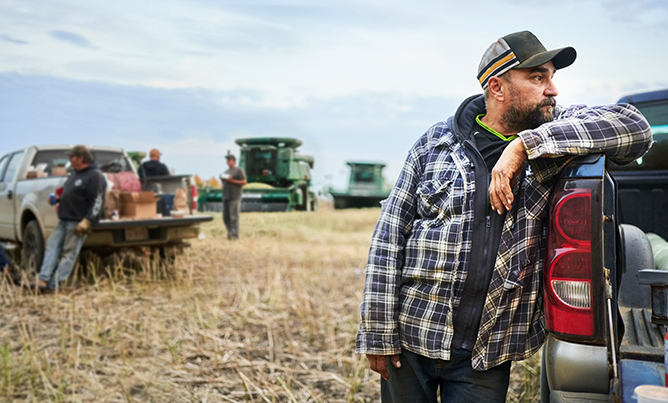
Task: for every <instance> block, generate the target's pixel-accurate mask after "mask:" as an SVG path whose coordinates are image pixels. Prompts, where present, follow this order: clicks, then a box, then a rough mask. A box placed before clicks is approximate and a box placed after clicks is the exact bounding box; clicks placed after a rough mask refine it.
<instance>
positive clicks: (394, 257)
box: [356, 137, 427, 355]
mask: <svg viewBox="0 0 668 403" xmlns="http://www.w3.org/2000/svg"><path fill="white" fill-rule="evenodd" d="M426 143H427V141H426V138H425V137H422V138H421V139H420V140H418V142H417V143H416V144H415V145H414V146H413V148H411V151H410V152H409V155H408V157H407V158H406V161H405V163H404V166H403V168H402V170H401V173H400V174H399V178H398V179H397V183H396V185H395V186H394V188H393V189H392V192H391V193H390V195H389V196H388V198H387V199H386V200H385V201H384V202H383V203H382V208H381V212H380V216H379V218H378V222H377V223H376V228H375V230H374V233H373V237H372V239H371V246H370V248H369V258H368V261H367V265H366V280H365V285H364V297H363V299H362V308H361V318H360V328H359V332H358V333H357V342H356V352H357V353H358V354H378V355H392V354H399V353H400V352H401V345H400V340H399V323H398V317H399V283H400V281H401V270H402V267H403V265H404V248H405V244H406V238H407V237H408V235H409V234H410V232H411V230H412V228H413V220H414V218H415V214H416V189H417V186H418V182H419V181H420V178H421V174H420V172H421V168H420V167H421V163H420V160H421V156H422V155H425V153H426Z"/></svg>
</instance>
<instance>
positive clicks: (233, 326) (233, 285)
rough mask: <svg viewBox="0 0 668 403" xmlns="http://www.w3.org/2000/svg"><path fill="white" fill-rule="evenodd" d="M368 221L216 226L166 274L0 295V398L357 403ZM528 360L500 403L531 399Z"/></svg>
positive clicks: (151, 263)
mask: <svg viewBox="0 0 668 403" xmlns="http://www.w3.org/2000/svg"><path fill="white" fill-rule="evenodd" d="M377 216H378V210H375V209H366V210H346V211H335V210H331V209H326V208H325V209H321V210H319V211H318V212H316V213H298V212H294V213H290V214H283V213H274V214H260V213H248V214H243V215H242V231H241V236H242V238H241V240H239V241H236V242H233V241H228V240H227V239H226V237H225V230H224V227H223V225H222V223H221V220H220V219H219V218H218V217H216V220H215V221H214V222H213V223H210V224H207V225H206V226H205V227H204V228H203V233H204V234H205V239H200V240H196V241H194V242H193V245H192V247H191V248H189V249H187V250H186V252H185V254H184V255H183V256H180V257H178V258H177V259H176V262H175V264H174V266H169V267H166V266H164V265H161V264H158V263H156V262H157V260H155V259H151V258H150V257H147V256H134V257H132V256H125V257H124V258H118V257H117V258H115V259H111V260H109V259H107V261H104V262H103V261H101V260H100V259H97V258H93V259H89V262H90V264H89V267H88V268H87V269H85V270H84V269H81V268H80V269H79V271H78V272H77V273H76V274H75V275H74V276H73V281H72V282H70V283H69V284H68V285H67V286H66V287H65V288H64V289H63V290H62V291H61V292H59V293H58V294H54V295H41V296H36V295H32V294H30V293H29V292H27V291H26V290H25V289H22V288H18V287H14V286H11V285H9V284H7V283H6V282H5V281H3V282H1V283H0V307H1V308H0V309H2V317H3V323H2V325H1V326H0V329H1V331H0V400H2V401H17V402H43V401H54V402H72V401H76V402H90V401H95V402H362V401H378V400H379V393H378V392H379V382H378V376H377V375H376V374H375V373H372V372H370V371H369V370H368V365H367V362H366V360H365V359H364V358H363V357H360V356H357V355H355V354H354V352H353V350H354V338H355V333H356V330H357V322H358V312H359V303H360V301H361V293H362V288H363V281H364V280H363V267H364V263H365V261H366V254H367V250H368V245H369V239H370V237H371V232H372V231H373V226H374V224H375V220H376V218H377ZM537 362H538V360H537V359H536V358H533V359H532V360H528V361H527V362H525V363H520V364H515V365H514V367H513V374H512V376H513V380H512V385H511V390H510V391H509V394H508V397H509V401H513V402H516V401H536V397H535V396H536V394H537V393H538V392H537V386H536V385H537V375H536V374H534V372H536V371H537V368H538V366H537Z"/></svg>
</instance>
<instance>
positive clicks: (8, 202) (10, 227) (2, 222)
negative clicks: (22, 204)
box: [0, 151, 23, 240]
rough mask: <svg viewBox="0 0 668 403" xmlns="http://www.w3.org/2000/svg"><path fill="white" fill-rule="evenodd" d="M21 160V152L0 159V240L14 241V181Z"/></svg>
mask: <svg viewBox="0 0 668 403" xmlns="http://www.w3.org/2000/svg"><path fill="white" fill-rule="evenodd" d="M22 158H23V151H19V152H16V153H13V154H7V155H5V156H4V157H2V159H0V238H2V239H10V240H16V232H15V228H14V223H15V222H16V221H15V213H16V212H15V209H16V207H15V206H16V197H15V195H14V179H15V178H16V173H17V171H18V169H19V166H20V164H21V159H22Z"/></svg>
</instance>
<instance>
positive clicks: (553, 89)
mask: <svg viewBox="0 0 668 403" xmlns="http://www.w3.org/2000/svg"><path fill="white" fill-rule="evenodd" d="M557 95H559V90H558V89H557V86H556V85H555V84H554V81H552V80H551V79H550V81H549V85H548V86H547V87H546V88H545V96H551V97H556V96H557Z"/></svg>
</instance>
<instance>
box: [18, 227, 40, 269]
mask: <svg viewBox="0 0 668 403" xmlns="http://www.w3.org/2000/svg"><path fill="white" fill-rule="evenodd" d="M42 260H44V237H43V236H42V230H41V229H40V228H39V224H38V223H37V221H35V220H30V221H29V222H28V224H26V226H25V229H24V230H23V267H24V270H25V271H26V274H27V275H28V276H33V275H35V274H36V273H38V272H39V269H40V268H41V267H42Z"/></svg>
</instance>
